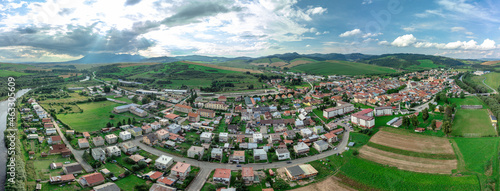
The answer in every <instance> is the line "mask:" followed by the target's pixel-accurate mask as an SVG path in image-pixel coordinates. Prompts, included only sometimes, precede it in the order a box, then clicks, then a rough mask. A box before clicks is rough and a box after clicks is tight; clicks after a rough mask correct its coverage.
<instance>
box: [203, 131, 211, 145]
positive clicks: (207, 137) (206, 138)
mask: <svg viewBox="0 0 500 191" xmlns="http://www.w3.org/2000/svg"><path fill="white" fill-rule="evenodd" d="M200 140H201V141H202V142H205V143H209V142H210V141H212V133H210V132H203V133H201V135H200Z"/></svg>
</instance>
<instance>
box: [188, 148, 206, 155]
mask: <svg viewBox="0 0 500 191" xmlns="http://www.w3.org/2000/svg"><path fill="white" fill-rule="evenodd" d="M204 151H205V149H204V148H203V147H198V146H191V147H190V148H189V149H188V151H187V156H188V157H189V158H195V156H198V157H201V156H203V152H204Z"/></svg>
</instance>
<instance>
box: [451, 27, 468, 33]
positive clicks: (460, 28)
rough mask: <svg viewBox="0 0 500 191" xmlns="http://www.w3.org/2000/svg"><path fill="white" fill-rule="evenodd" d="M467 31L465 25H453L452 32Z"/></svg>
mask: <svg viewBox="0 0 500 191" xmlns="http://www.w3.org/2000/svg"><path fill="white" fill-rule="evenodd" d="M458 31H466V29H465V28H464V27H451V32H458Z"/></svg>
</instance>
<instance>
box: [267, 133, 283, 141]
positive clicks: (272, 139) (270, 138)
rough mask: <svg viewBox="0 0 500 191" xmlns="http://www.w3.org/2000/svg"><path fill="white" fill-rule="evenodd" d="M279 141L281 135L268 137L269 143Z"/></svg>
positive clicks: (276, 134)
mask: <svg viewBox="0 0 500 191" xmlns="http://www.w3.org/2000/svg"><path fill="white" fill-rule="evenodd" d="M280 141H281V135H280V134H278V133H275V134H270V135H269V143H276V142H280Z"/></svg>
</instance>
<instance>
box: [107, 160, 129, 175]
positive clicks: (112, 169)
mask: <svg viewBox="0 0 500 191" xmlns="http://www.w3.org/2000/svg"><path fill="white" fill-rule="evenodd" d="M104 167H105V168H106V169H108V170H109V171H110V172H112V173H113V174H114V175H115V176H118V175H120V174H122V173H124V172H125V169H124V168H122V167H120V166H118V165H117V164H116V163H110V162H107V163H106V164H105V165H104Z"/></svg>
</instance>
